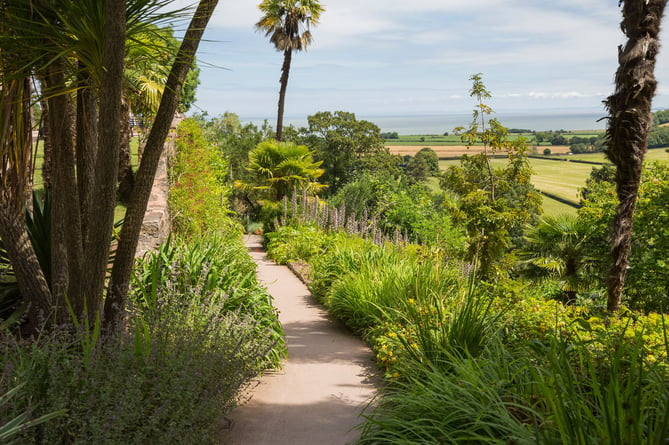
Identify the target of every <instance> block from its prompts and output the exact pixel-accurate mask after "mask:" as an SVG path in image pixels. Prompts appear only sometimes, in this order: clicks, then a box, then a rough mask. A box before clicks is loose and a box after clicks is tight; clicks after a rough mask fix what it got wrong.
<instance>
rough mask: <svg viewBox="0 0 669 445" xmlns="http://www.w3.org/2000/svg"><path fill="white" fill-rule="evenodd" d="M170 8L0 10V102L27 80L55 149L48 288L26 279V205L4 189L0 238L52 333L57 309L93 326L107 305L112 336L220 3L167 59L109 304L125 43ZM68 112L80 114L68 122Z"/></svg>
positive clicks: (210, 0)
mask: <svg viewBox="0 0 669 445" xmlns="http://www.w3.org/2000/svg"><path fill="white" fill-rule="evenodd" d="M169 3H170V0H106V1H104V2H90V1H88V0H77V1H72V2H59V1H56V0H43V1H40V2H25V0H5V1H3V2H0V13H2V16H3V21H2V25H1V26H0V31H2V33H1V34H0V48H2V52H0V62H2V66H3V69H2V71H1V72H0V75H1V77H0V91H2V92H3V93H4V92H9V90H8V89H7V88H8V86H9V85H11V83H12V81H13V79H20V78H21V76H23V78H26V77H27V76H28V75H30V74H31V73H32V74H36V75H38V76H39V77H40V78H41V79H42V81H43V82H42V83H43V85H42V93H43V94H44V96H45V98H46V103H47V113H48V115H49V124H50V128H49V130H50V131H49V134H50V138H51V142H52V147H53V175H54V177H53V187H52V191H53V202H52V209H53V210H52V211H53V215H52V230H51V234H52V235H51V236H52V238H51V246H52V248H51V272H52V273H51V282H50V283H46V279H45V277H44V274H43V273H42V274H40V273H31V271H34V269H35V268H34V266H35V264H36V263H35V255H34V251H33V252H32V253H31V249H30V243H29V241H27V237H26V236H25V233H24V232H25V230H24V229H23V230H20V227H19V226H20V223H21V218H22V216H21V215H22V214H21V212H22V211H23V210H24V209H25V200H26V196H25V194H22V193H15V192H14V191H13V190H12V189H9V188H7V187H6V185H11V184H10V182H8V181H6V182H4V183H3V185H2V189H0V195H2V196H3V197H7V199H6V200H5V202H4V203H2V204H3V205H1V206H0V220H2V221H9V222H11V223H12V224H11V225H7V226H6V225H4V224H2V226H3V227H2V229H5V228H6V227H7V228H11V229H12V230H11V231H9V230H7V231H5V232H3V233H2V234H0V235H1V236H2V237H3V242H4V245H5V248H6V250H7V253H8V256H9V258H10V260H11V263H12V266H13V267H14V270H15V272H16V277H17V281H18V282H19V287H20V288H21V290H22V294H23V296H24V298H25V299H26V303H27V304H28V305H29V306H30V307H34V308H41V309H43V312H45V313H44V314H42V315H43V317H44V318H49V319H50V321H53V320H54V318H50V315H51V314H50V312H53V311H54V308H55V307H60V308H61V309H62V308H63V306H64V305H65V301H66V299H65V297H66V296H67V299H68V300H69V302H70V303H71V304H72V307H73V309H74V311H75V314H76V315H77V317H79V318H83V317H85V316H88V317H89V319H91V320H92V319H94V318H95V317H97V316H99V315H100V312H101V311H102V309H103V303H104V307H105V309H106V317H105V322H106V324H107V325H108V326H117V325H118V322H119V319H120V316H121V315H122V314H123V309H124V307H125V296H126V294H127V291H128V284H129V281H130V273H131V270H132V265H133V261H134V253H135V249H136V246H137V241H138V237H139V232H140V230H141V225H142V220H143V216H144V212H145V210H146V205H147V202H148V199H149V195H150V190H151V185H152V184H153V178H154V176H155V172H156V169H157V165H158V159H159V158H160V155H161V153H162V149H163V143H164V141H165V138H166V136H167V133H168V131H169V128H170V125H171V122H172V117H173V115H174V112H175V110H176V108H177V106H178V99H179V97H180V96H179V93H180V91H181V88H182V85H183V83H184V82H185V80H186V77H187V73H188V71H189V69H190V67H191V66H192V63H193V60H194V56H195V52H196V50H197V47H198V44H199V42H200V39H201V37H202V34H203V32H204V30H205V28H206V25H207V23H208V21H209V19H210V18H211V15H212V14H213V11H214V8H215V7H216V5H217V3H218V2H217V0H200V2H199V4H198V7H197V10H196V12H195V15H194V17H193V19H192V21H191V23H190V25H189V28H188V30H187V32H186V35H185V38H184V41H183V43H182V44H181V46H180V48H179V50H178V52H177V54H176V56H175V58H174V63H173V65H172V70H171V72H170V75H169V76H168V79H167V83H166V88H165V89H166V92H165V93H164V94H163V96H162V98H161V102H160V107H159V108H158V112H157V115H156V117H155V119H154V124H153V126H152V129H151V132H150V134H149V137H148V141H147V147H146V150H145V155H144V157H143V159H142V162H141V164H140V166H139V170H138V174H137V182H136V186H135V189H134V190H133V194H132V198H131V201H130V204H129V206H128V210H127V213H126V222H125V224H124V226H123V229H122V231H121V235H120V240H119V244H118V252H117V255H116V257H115V259H114V263H113V270H112V278H111V280H110V282H109V284H108V287H107V299H106V300H105V299H104V297H105V284H106V283H107V280H106V270H107V267H108V265H109V263H108V261H109V250H110V244H111V231H112V224H113V214H114V206H115V204H116V193H115V189H116V180H117V168H118V163H119V142H120V128H119V125H120V118H121V91H122V85H123V68H124V58H125V43H126V41H127V38H128V36H130V35H132V34H133V33H136V32H138V30H140V29H142V26H144V25H143V24H146V23H153V24H155V23H157V22H159V21H160V20H163V21H164V20H165V19H169V18H174V15H168V14H165V13H163V12H162V11H163V10H164V7H165V6H167V5H168V4H169ZM16 36H19V37H20V38H16ZM10 62H11V63H10ZM5 67H7V68H6V69H5ZM17 67H18V68H17ZM19 68H20V69H19ZM75 90H78V91H79V92H82V91H85V90H90V92H91V93H93V94H91V96H90V97H84V95H82V94H74V91H75ZM101 92H103V93H104V94H101ZM23 97H26V96H23ZM75 101H76V102H77V103H76V104H75V103H74V102H75ZM5 103H6V104H13V106H14V107H15V110H14V111H13V112H12V113H13V114H12V116H18V114H17V111H19V112H20V110H19V108H18V106H19V105H18V104H22V103H23V102H22V101H16V100H13V101H11V102H5ZM84 104H85V106H82V107H80V106H79V105H84ZM22 106H23V105H22ZM24 108H25V107H24ZM75 109H80V111H81V112H78V113H77V112H74V110H75ZM19 114H20V113H19ZM95 128H97V129H98V130H97V133H96V132H95ZM16 129H17V127H15V126H11V127H7V128H3V129H2V130H3V134H2V138H3V139H7V138H14V136H12V134H17V135H18V134H19V133H17V132H16ZM74 129H76V131H73V130H74ZM28 133H29V132H28ZM21 134H22V133H21ZM12 144H13V145H12V146H8V147H9V148H10V149H11V150H9V152H17V153H22V151H21V150H22V148H21V147H23V146H24V145H20V146H19V145H17V144H15V143H12ZM3 152H4V150H3ZM0 154H2V153H0ZM24 164H25V163H24V161H22V160H21V159H19V158H17V161H16V162H14V161H12V162H11V163H4V162H3V164H2V165H3V166H4V167H7V170H8V171H7V174H6V175H4V172H3V175H4V176H3V178H7V179H11V180H12V181H13V179H12V178H15V177H19V176H20V175H23V174H25V173H24V172H25V169H24V168H23V165H24ZM18 184H19V185H20V184H21V183H18ZM15 189H16V188H15ZM16 190H19V189H16ZM33 250H34V249H33ZM45 283H46V284H50V287H49V286H48V285H45ZM24 289H25V290H26V291H25V292H24ZM60 312H61V314H62V313H64V311H62V310H61V311H60ZM38 316H39V314H35V313H30V314H29V317H30V318H31V320H30V321H31V322H33V324H35V323H37V322H39V321H40V320H39V318H38Z"/></svg>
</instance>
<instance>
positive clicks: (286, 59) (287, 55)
mask: <svg viewBox="0 0 669 445" xmlns="http://www.w3.org/2000/svg"><path fill="white" fill-rule="evenodd" d="M292 57H293V51H292V50H291V49H287V50H285V51H284V52H283V66H282V67H281V89H280V90H279V112H278V114H277V117H276V140H277V141H280V140H281V138H282V137H283V110H284V105H285V103H286V89H287V88H288V75H289V74H290V61H291V59H292Z"/></svg>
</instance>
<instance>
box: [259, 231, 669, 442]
mask: <svg viewBox="0 0 669 445" xmlns="http://www.w3.org/2000/svg"><path fill="white" fill-rule="evenodd" d="M296 232H297V233H296ZM291 233H292V235H291V237H293V238H295V237H299V236H300V235H299V228H297V227H296V228H293V229H292V232H291ZM309 236H314V235H313V234H310V235H309ZM321 238H322V239H323V242H322V244H321V248H319V253H317V254H315V255H312V256H310V258H309V262H310V265H311V273H312V288H313V290H314V292H315V293H316V295H318V296H319V298H320V299H321V301H322V302H323V303H324V304H325V306H326V307H327V308H328V309H329V310H330V311H331V313H332V314H333V315H334V316H336V317H337V318H339V319H342V320H343V321H344V322H345V323H346V324H347V325H348V326H349V327H351V328H352V329H353V330H354V331H356V332H358V333H359V334H360V335H361V336H363V338H364V339H365V340H366V341H367V342H368V343H369V344H370V345H371V346H372V348H373V350H374V352H375V354H376V358H377V363H378V364H379V365H380V367H381V368H382V370H383V371H385V376H386V378H387V382H388V384H387V386H386V387H385V388H384V389H382V390H381V391H380V392H379V394H378V396H377V397H376V399H375V400H374V401H373V402H372V403H370V405H369V406H368V408H367V409H366V411H365V412H364V418H365V422H364V423H363V424H362V425H361V426H360V431H361V437H360V439H359V443H361V444H415V443H420V444H443V443H484V444H508V443H516V444H557V443H569V444H583V445H585V444H592V443H598V444H599V443H601V444H611V445H613V444H632V443H633V444H637V443H638V444H663V443H666V441H667V440H668V439H669V385H668V384H667V382H669V359H668V356H669V342H668V341H667V338H668V337H669V336H668V333H667V326H666V323H665V318H664V316H663V315H662V314H654V313H647V314H642V313H638V312H633V311H629V310H624V311H622V312H621V313H620V314H617V315H612V314H607V313H605V312H604V311H603V309H602V308H601V307H598V306H597V305H596V303H590V304H588V301H587V300H586V299H583V300H579V301H577V303H576V304H574V305H564V304H562V303H561V302H559V301H556V300H554V299H551V298H550V296H549V295H542V292H543V293H546V292H545V291H546V289H549V290H550V289H552V287H541V286H539V287H537V288H532V287H528V285H527V283H523V282H519V281H514V280H513V279H512V278H509V279H506V280H500V281H498V282H494V283H482V284H477V285H476V286H474V285H473V283H474V282H475V279H476V274H475V271H472V270H470V268H467V267H466V265H463V264H461V263H458V262H457V261H453V260H452V259H449V260H446V259H444V256H443V254H442V255H439V254H438V251H437V250H435V249H430V248H424V247H416V246H412V245H405V244H402V245H396V246H392V245H390V244H385V245H382V246H378V245H374V244H373V243H371V242H367V241H363V240H361V239H360V238H356V237H354V236H351V235H344V234H342V233H335V234H329V235H326V234H322V237H321ZM282 242H288V243H289V242H292V241H286V239H284V240H283V241H282V236H280V235H277V236H276V237H275V238H273V243H272V246H273V248H276V246H281V243H282ZM281 248H282V249H286V250H287V249H290V247H286V246H281ZM549 293H550V292H549Z"/></svg>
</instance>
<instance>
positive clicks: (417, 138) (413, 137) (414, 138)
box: [386, 130, 602, 147]
mask: <svg viewBox="0 0 669 445" xmlns="http://www.w3.org/2000/svg"><path fill="white" fill-rule="evenodd" d="M560 134H561V135H562V136H564V137H565V138H566V139H567V140H569V139H571V138H572V137H575V136H578V137H581V138H591V137H597V136H601V134H602V133H601V132H597V131H594V130H580V131H564V132H560ZM519 137H523V138H525V140H526V141H527V143H528V144H531V145H535V141H534V133H509V139H510V140H515V139H517V138H519ZM462 144H463V142H462V139H461V138H460V136H459V135H457V134H449V135H448V136H444V135H440V134H409V135H399V138H397V139H386V145H388V146H393V145H416V146H418V145H433V146H440V145H462ZM536 145H541V146H544V145H545V146H547V147H550V143H548V142H543V143H541V144H536Z"/></svg>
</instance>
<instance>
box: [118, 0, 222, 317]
mask: <svg viewBox="0 0 669 445" xmlns="http://www.w3.org/2000/svg"><path fill="white" fill-rule="evenodd" d="M217 3H218V0H200V2H199V4H198V7H197V10H196V11H195V15H194V16H193V19H192V20H191V22H190V25H189V26H188V30H187V31H186V35H185V36H184V39H183V41H182V43H181V47H180V48H179V52H178V53H177V56H176V58H175V62H174V65H173V66H172V70H171V71H170V74H169V76H168V78H167V83H166V85H165V91H164V92H163V96H162V98H161V100H160V106H159V108H158V112H157V114H156V119H155V122H154V124H153V126H152V127H151V132H150V133H149V137H148V140H147V141H146V147H145V149H144V153H143V155H142V161H141V163H140V165H139V169H138V170H137V174H136V176H135V188H134V190H133V196H132V199H131V200H130V203H129V205H128V210H127V211H126V216H125V222H124V224H123V228H122V229H121V236H120V240H119V244H118V248H117V250H116V259H115V261H114V267H113V269H112V275H111V280H110V283H109V288H108V295H107V299H106V301H105V324H106V326H107V328H114V327H116V326H117V325H118V323H119V322H120V318H121V314H122V313H123V312H122V311H123V310H124V308H125V303H126V298H127V294H128V288H129V286H130V274H131V272H132V266H133V264H134V259H135V250H136V249H137V243H138V240H139V233H140V231H141V229H142V221H143V220H144V213H145V212H146V206H147V204H148V202H149V197H150V195H151V188H152V186H153V180H154V178H155V175H156V170H157V169H158V162H159V160H160V156H161V154H162V151H163V147H164V144H165V139H166V138H167V135H168V133H169V131H170V125H171V123H172V118H173V117H174V113H175V111H176V109H177V105H178V103H179V96H180V94H181V88H182V86H183V83H184V81H185V80H186V75H187V74H188V70H189V69H190V68H191V66H192V65H193V61H194V60H195V53H196V51H197V48H198V46H199V44H200V40H201V39H202V34H203V33H204V30H205V28H206V27H207V23H208V22H209V19H210V18H211V16H212V14H213V13H214V9H215V8H216V5H217Z"/></svg>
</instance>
